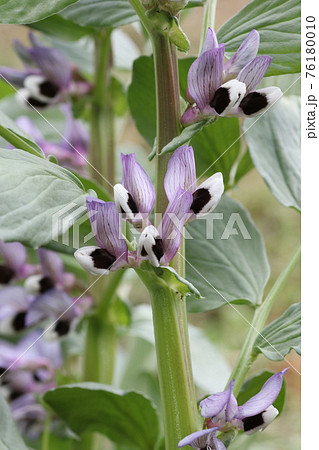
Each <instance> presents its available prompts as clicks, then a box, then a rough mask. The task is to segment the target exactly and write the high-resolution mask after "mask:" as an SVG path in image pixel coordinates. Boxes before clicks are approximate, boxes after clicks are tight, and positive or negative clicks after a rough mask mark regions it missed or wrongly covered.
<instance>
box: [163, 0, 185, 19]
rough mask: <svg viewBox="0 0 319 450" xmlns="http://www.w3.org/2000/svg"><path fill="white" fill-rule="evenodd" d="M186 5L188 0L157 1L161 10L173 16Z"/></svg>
mask: <svg viewBox="0 0 319 450" xmlns="http://www.w3.org/2000/svg"><path fill="white" fill-rule="evenodd" d="M187 3H188V0H159V4H160V6H161V8H162V9H164V10H166V11H168V12H170V13H171V14H172V15H173V16H176V14H178V13H179V11H181V10H182V9H184V8H185V6H186V5H187Z"/></svg>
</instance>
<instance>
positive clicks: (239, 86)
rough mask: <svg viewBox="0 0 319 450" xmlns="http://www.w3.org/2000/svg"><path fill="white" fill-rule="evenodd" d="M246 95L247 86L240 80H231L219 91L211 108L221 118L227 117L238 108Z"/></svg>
mask: <svg viewBox="0 0 319 450" xmlns="http://www.w3.org/2000/svg"><path fill="white" fill-rule="evenodd" d="M245 94H246V85H245V83H242V82H241V81H238V80H230V81H227V82H226V83H224V84H222V85H221V86H220V88H219V89H217V91H216V93H215V95H214V98H213V100H212V102H211V103H210V106H211V107H212V108H214V109H215V111H216V112H217V114H219V115H220V116H222V117H223V116H226V115H227V114H228V113H229V111H230V110H231V109H232V108H234V107H236V106H238V105H239V104H240V102H241V101H242V99H243V98H244V96H245Z"/></svg>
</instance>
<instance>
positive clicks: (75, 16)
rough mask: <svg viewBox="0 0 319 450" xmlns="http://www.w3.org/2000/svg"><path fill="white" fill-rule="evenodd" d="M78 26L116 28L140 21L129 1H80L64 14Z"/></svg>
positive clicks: (63, 13)
mask: <svg viewBox="0 0 319 450" xmlns="http://www.w3.org/2000/svg"><path fill="white" fill-rule="evenodd" d="M61 15H62V16H63V17H64V18H65V19H68V20H70V21H72V22H74V23H77V24H78V25H82V26H89V27H96V28H99V27H111V28H116V27H120V26H122V25H126V24H128V23H132V22H136V21H137V20H138V18H137V16H136V14H135V11H134V9H133V8H132V6H131V4H130V2H129V0H79V1H78V2H77V3H76V4H75V5H73V6H70V7H68V8H66V9H65V10H64V11H63V12H62V14H61Z"/></svg>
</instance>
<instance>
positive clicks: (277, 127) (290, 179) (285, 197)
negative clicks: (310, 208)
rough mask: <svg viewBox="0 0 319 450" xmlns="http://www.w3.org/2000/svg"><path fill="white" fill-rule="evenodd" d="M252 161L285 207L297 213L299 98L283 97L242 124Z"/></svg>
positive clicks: (299, 206) (298, 201)
mask: <svg viewBox="0 0 319 450" xmlns="http://www.w3.org/2000/svg"><path fill="white" fill-rule="evenodd" d="M244 133H245V139H246V141H247V143H248V146H249V151H250V155H251V158H252V160H253V162H254V165H255V167H256V169H257V170H258V171H259V172H260V174H261V175H262V177H263V178H264V180H265V182H266V183H267V185H268V187H269V189H270V190H271V192H272V193H273V194H274V196H275V197H276V198H277V200H278V201H279V202H280V203H282V204H283V205H284V206H289V207H293V208H295V209H296V210H297V211H300V208H301V198H300V98H299V97H283V98H282V99H281V100H280V101H279V102H278V104H277V105H275V106H274V107H272V108H271V109H270V110H269V111H268V112H267V113H266V114H264V115H262V116H261V117H259V118H255V119H253V118H251V119H246V120H245V122H244Z"/></svg>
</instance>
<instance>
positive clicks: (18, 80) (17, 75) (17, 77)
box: [0, 67, 29, 88]
mask: <svg viewBox="0 0 319 450" xmlns="http://www.w3.org/2000/svg"><path fill="white" fill-rule="evenodd" d="M28 75H29V72H24V71H22V70H18V69H13V68H11V67H0V78H3V80H4V81H7V82H8V83H10V84H13V86H15V87H18V88H22V87H23V82H24V80H25V78H26V77H27V76H28Z"/></svg>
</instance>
